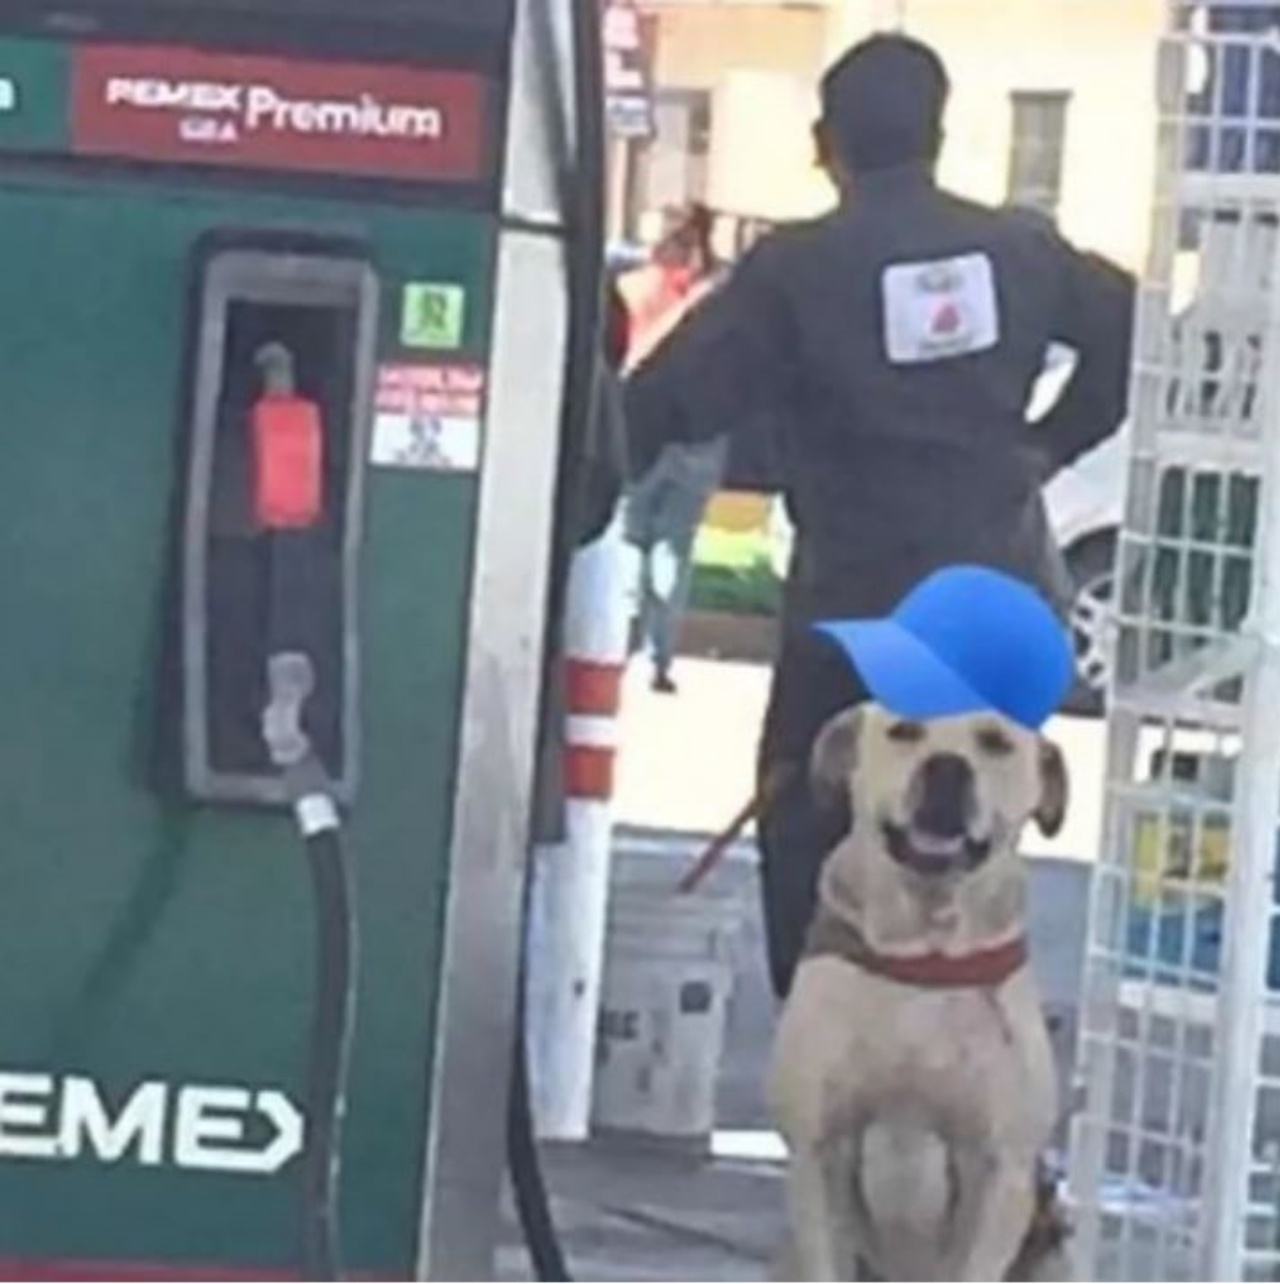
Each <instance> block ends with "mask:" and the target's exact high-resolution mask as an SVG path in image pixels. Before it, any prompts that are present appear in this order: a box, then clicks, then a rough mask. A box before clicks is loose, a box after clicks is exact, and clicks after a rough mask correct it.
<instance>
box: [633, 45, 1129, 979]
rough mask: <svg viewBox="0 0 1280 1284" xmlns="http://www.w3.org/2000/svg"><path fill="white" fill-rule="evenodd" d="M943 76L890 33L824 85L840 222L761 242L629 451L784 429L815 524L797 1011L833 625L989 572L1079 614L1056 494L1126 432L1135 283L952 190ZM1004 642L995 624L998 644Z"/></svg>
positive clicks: (783, 821) (799, 542)
mask: <svg viewBox="0 0 1280 1284" xmlns="http://www.w3.org/2000/svg"><path fill="white" fill-rule="evenodd" d="M948 89H949V86H948V81H947V76H946V72H945V69H944V68H943V66H942V63H941V61H940V60H939V58H938V57H937V55H936V54H935V53H934V52H933V51H932V50H930V49H929V48H928V47H926V46H924V45H922V44H920V43H919V42H917V41H914V40H911V39H909V38H907V37H905V36H898V35H892V36H890V35H883V36H875V37H872V38H871V39H869V40H867V41H865V42H863V43H862V44H860V45H858V46H856V47H855V48H854V49H852V50H851V51H850V52H848V53H847V54H846V55H845V56H844V57H843V58H841V59H840V61H839V62H837V63H836V64H835V65H834V66H833V67H832V68H831V70H830V71H829V72H828V73H827V75H826V76H825V78H824V79H823V81H822V86H821V107H822V114H821V119H820V120H819V122H818V125H817V126H816V129H815V136H816V141H817V145H818V149H819V156H820V159H821V162H822V163H823V165H824V166H825V168H826V170H827V172H828V173H829V174H830V176H831V178H832V179H833V181H834V182H835V184H836V186H837V188H838V190H839V193H840V197H841V199H840V202H839V206H838V208H837V209H836V210H835V211H834V212H832V213H831V214H828V215H826V216H824V217H822V218H819V219H816V220H814V221H811V222H808V223H804V224H800V225H796V226H791V227H787V228H784V229H782V230H780V231H778V232H776V233H775V234H773V235H771V236H769V237H767V238H766V239H764V240H763V241H761V242H760V243H759V244H757V245H756V247H755V248H754V249H753V250H752V251H751V253H750V254H749V255H747V257H746V258H745V259H744V260H743V261H742V263H741V264H740V266H739V267H738V269H737V270H736V272H735V273H734V275H733V277H732V279H731V280H730V281H729V283H728V284H727V285H726V286H724V287H723V288H722V289H721V290H719V291H717V292H716V293H715V294H714V295H712V296H710V297H709V299H708V300H707V301H706V302H705V303H704V304H702V305H701V306H700V307H699V308H697V309H696V310H695V311H694V312H693V313H692V314H691V315H690V316H689V317H688V318H687V319H686V320H685V321H684V322H683V323H682V324H681V325H680V326H679V327H678V329H677V330H676V331H674V332H673V334H672V335H670V336H669V337H668V338H667V340H666V342H665V343H664V344H663V345H662V347H661V348H660V349H659V350H658V351H657V352H655V353H654V355H653V357H652V358H651V360H650V361H649V362H648V363H646V365H645V366H644V367H643V368H642V369H641V370H639V371H637V373H636V375H635V376H634V378H633V379H632V381H631V383H630V385H629V389H628V400H627V411H628V420H629V424H630V431H631V449H632V452H633V459H634V461H635V463H636V465H637V467H638V468H640V469H643V468H645V467H647V465H648V464H649V462H650V461H651V460H652V458H653V457H654V455H655V454H656V452H657V451H658V450H659V449H660V448H661V445H662V444H663V441H664V440H666V439H669V438H670V437H672V436H683V437H685V438H687V439H699V438H703V437H706V436H712V435H715V434H719V433H722V432H725V431H728V432H729V433H730V434H731V436H732V435H734V434H735V430H736V429H738V428H740V427H741V426H743V425H756V424H760V423H769V424H772V425H775V427H774V429H773V431H772V434H771V435H772V440H770V441H768V442H759V441H754V442H748V441H743V440H741V438H742V437H744V436H749V435H750V433H751V429H750V428H747V430H746V432H745V433H743V432H738V433H737V436H738V438H739V440H736V441H734V442H733V446H732V450H731V463H730V480H732V476H733V472H734V465H733V463H732V459H733V456H734V454H738V455H740V456H742V457H746V458H751V459H753V460H754V461H756V466H757V468H758V461H759V460H761V459H768V460H770V461H771V465H770V466H771V467H772V468H774V469H775V470H776V477H775V481H776V484H777V486H778V488H779V489H780V490H781V491H782V493H783V496H784V498H785V502H786V505H787V508H788V511H789V513H790V516H791V519H792V521H793V522H794V524H795V527H796V544H795V554H794V561H793V565H792V570H791V574H790V577H789V582H788V584H787V586H786V593H785V598H784V608H783V619H782V641H781V652H780V655H779V657H778V660H777V666H776V671H775V674H774V682H773V688H772V692H771V696H770V701H769V708H768V713H767V715H766V719H765V727H764V732H763V736H762V739H761V745H760V757H759V765H760V782H761V806H762V808H763V811H762V815H761V823H760V841H761V849H762V864H763V883H764V895H765V913H766V925H767V934H768V942H769V954H770V965H771V968H772V973H773V980H774V984H775V987H776V989H777V991H778V993H779V994H780V995H782V994H785V992H786V990H787V988H788V987H789V984H790V980H791V974H792V971H793V969H794V967H795V964H796V961H797V958H798V956H799V953H800V951H801V949H802V947H803V940H804V934H805V932H806V930H807V926H808V921H809V918H810V914H811V911H812V906H813V901H814V894H815V890H814V889H815V884H816V878H817V873H818V868H819V866H820V864H821V861H822V859H823V857H824V856H825V853H826V852H827V851H828V850H829V849H830V847H831V846H832V845H833V843H834V841H835V840H836V839H837V838H838V836H839V833H840V832H841V826H842V825H843V823H844V818H841V817H831V816H826V815H824V814H822V813H821V812H820V811H819V810H817V809H816V805H815V802H814V800H813V798H812V797H811V795H810V792H809V788H808V781H807V771H806V769H805V768H806V765H807V760H808V756H809V751H810V748H811V746H812V744H813V742H814V739H815V738H816V735H817V732H818V731H819V729H820V728H821V727H822V725H823V724H824V723H825V721H826V720H827V718H828V717H829V716H830V715H831V714H833V713H834V712H836V711H838V710H839V709H841V708H843V707H845V706H847V705H849V704H851V703H854V702H855V701H857V700H859V699H861V698H863V697H864V694H865V693H864V691H863V690H862V688H861V686H860V684H859V683H858V681H857V679H856V677H855V675H854V674H853V672H852V671H851V669H850V666H849V664H848V662H847V661H846V660H845V658H844V657H843V655H842V654H841V653H840V651H839V650H838V649H837V648H836V647H835V646H834V645H832V644H831V643H830V642H829V641H827V640H825V639H824V638H822V637H821V636H819V635H818V634H816V633H815V632H814V631H813V629H812V625H813V624H814V623H815V622H817V621H820V620H824V619H833V618H843V617H850V616H866V617H875V616H881V615H885V614H887V613H888V612H889V611H890V610H891V609H892V608H893V607H894V605H895V604H896V603H897V602H898V601H899V600H900V599H901V598H902V597H903V596H904V594H905V593H906V592H907V591H908V590H909V589H910V588H911V587H912V585H914V584H915V583H917V582H918V581H919V580H921V579H922V578H924V577H925V576H926V575H928V574H929V573H930V572H931V571H934V570H936V569H938V568H939V567H942V566H945V565H950V564H956V563H962V562H963V563H977V564H983V565H987V566H990V567H993V568H995V569H997V570H1002V571H1005V572H1007V573H1010V574H1013V575H1016V576H1019V577H1021V578H1022V579H1024V580H1026V581H1029V582H1030V583H1032V584H1034V585H1037V586H1038V587H1040V588H1041V589H1042V591H1043V592H1044V593H1045V594H1046V595H1047V596H1049V597H1051V598H1056V599H1058V600H1059V601H1060V600H1061V593H1060V591H1059V590H1060V584H1058V583H1056V582H1055V577H1054V574H1053V567H1054V565H1055V561H1056V556H1055V555H1056V550H1053V549H1052V548H1051V544H1050V537H1049V532H1048V529H1047V525H1046V522H1045V516H1044V509H1043V502H1042V499H1041V495H1040V490H1041V487H1042V485H1043V484H1044V482H1045V481H1046V480H1047V478H1048V477H1049V476H1051V475H1052V474H1053V472H1054V471H1056V470H1057V469H1059V468H1062V467H1063V466H1065V465H1066V464H1068V463H1070V462H1071V461H1072V460H1073V459H1075V458H1076V457H1077V456H1079V455H1081V454H1083V453H1085V452H1086V451H1088V450H1090V449H1091V448H1092V447H1094V446H1095V445H1097V444H1098V443H1099V442H1100V441H1102V440H1103V439H1104V438H1105V437H1107V436H1108V435H1109V434H1110V433H1112V432H1113V431H1114V430H1115V429H1116V428H1117V427H1118V426H1119V425H1120V423H1121V422H1122V421H1123V418H1124V415H1125V410H1126V393H1127V387H1128V372H1129V359H1130V345H1131V338H1132V312H1133V292H1134V287H1133V282H1132V280H1131V278H1130V277H1129V276H1128V275H1127V274H1125V273H1124V272H1122V271H1121V270H1120V269H1118V268H1116V267H1115V266H1113V265H1111V264H1109V263H1107V262H1105V261H1103V260H1101V259H1099V258H1097V257H1094V256H1090V255H1086V254H1082V253H1080V252H1078V251H1076V250H1075V249H1073V248H1072V247H1071V246H1070V245H1068V244H1067V243H1066V242H1065V241H1064V240H1063V239H1062V238H1061V237H1060V236H1059V235H1058V234H1057V232H1056V230H1055V229H1054V228H1053V226H1052V225H1051V223H1050V222H1049V221H1048V220H1046V219H1044V218H1041V217H1031V216H1029V215H1028V214H1027V213H1026V212H1025V211H1024V212H1018V211H1012V210H994V209H989V208H985V207H983V206H981V205H977V204H973V203H971V202H969V201H965V200H961V199H959V198H958V197H956V196H954V195H951V194H949V193H947V192H944V191H942V190H940V189H939V188H938V187H937V185H936V183H935V180H934V168H935V163H936V160H937V157H938V153H939V150H940V147H941V144H942V132H943V131H942V118H943V112H944V107H945V104H946V99H947V95H948ZM1055 341H1056V342H1059V343H1062V344H1065V345H1067V346H1069V347H1070V348H1072V349H1073V350H1074V351H1075V353H1076V357H1077V365H1076V370H1075V374H1074V377H1073V379H1072V381H1071V383H1070V384H1069V385H1068V386H1067V388H1066V390H1065V392H1064V393H1063V395H1062V396H1061V398H1060V399H1059V401H1058V403H1057V404H1056V406H1055V407H1054V408H1053V410H1052V411H1050V412H1049V414H1048V415H1047V416H1046V417H1045V418H1043V419H1042V420H1041V421H1040V422H1039V424H1038V425H1036V426H1035V427H1030V426H1028V424H1027V421H1026V408H1027V405H1028V402H1029V400H1030V394H1031V391H1032V388H1033V386H1034V384H1035V381H1036V379H1037V377H1038V376H1039V374H1040V372H1041V370H1042V369H1043V366H1044V361H1045V355H1046V351H1047V349H1048V347H1049V345H1050V344H1051V343H1053V342H1055ZM992 627H993V628H998V627H999V622H998V621H992Z"/></svg>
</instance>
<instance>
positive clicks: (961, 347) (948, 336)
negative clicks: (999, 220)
mask: <svg viewBox="0 0 1280 1284" xmlns="http://www.w3.org/2000/svg"><path fill="white" fill-rule="evenodd" d="M881 291H882V294H883V296H884V337H885V350H886V352H887V353H888V356H889V360H890V361H891V362H892V363H893V364H894V365H896V366H905V365H920V364H922V363H924V362H929V361H947V360H951V359H952V358H955V357H967V356H971V355H972V354H973V353H976V352H986V351H987V350H988V349H990V348H994V347H995V346H996V344H997V343H999V342H1000V307H999V303H998V302H997V299H996V280H995V271H994V269H993V268H992V265H991V259H990V258H989V257H988V256H987V255H985V254H964V255H961V256H960V257H958V258H954V259H935V260H933V261H932V262H928V263H895V264H893V265H892V266H891V267H887V268H886V269H885V271H884V277H883V278H882V281H881Z"/></svg>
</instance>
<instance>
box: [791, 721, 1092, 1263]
mask: <svg viewBox="0 0 1280 1284" xmlns="http://www.w3.org/2000/svg"><path fill="white" fill-rule="evenodd" d="M811 772H812V777H813V784H814V788H815V790H817V791H819V793H820V794H823V795H825V796H826V797H827V798H828V799H830V800H832V801H836V800H841V801H843V803H844V804H845V805H847V806H849V807H850V809H851V816H852V819H851V825H850V828H849V831H848V833H847V835H846V836H845V838H844V839H843V840H842V841H841V842H840V843H839V844H838V845H837V846H836V847H835V849H834V850H833V851H832V852H831V853H830V855H829V857H828V858H827V860H826V862H825V864H824V867H823V870H822V874H821V878H820V890H819V899H818V909H817V911H816V914H815V918H814V921H813V925H812V927H811V929H810V934H809V939H808V942H807V946H806V951H805V956H804V958H803V959H802V961H801V963H800V965H799V968H798V969H797V972H796V978H795V982H794V985H793V987H792V991H791V994H790V996H789V998H788V1000H787V1002H786V1005H785V1007H784V1009H783V1013H782V1018H781V1022H780V1026H779V1030H778V1035H777V1039H776V1043H775V1048H774V1058H773V1066H772V1070H771V1084H770V1096H771V1100H772V1104H773V1109H774V1114H775V1118H776V1121H777V1124H778V1126H779V1128H780V1130H781V1132H782V1134H783V1136H784V1138H785V1139H786V1142H787V1146H788V1149H789V1152H790V1167H789V1172H788V1191H787V1201H788V1220H789V1224H790V1231H791V1247H790V1251H791V1254H792V1255H793V1258H794V1260H793V1261H792V1262H791V1263H790V1264H789V1268H788V1271H787V1274H786V1278H790V1279H803V1280H855V1279H886V1280H1000V1279H1005V1278H1009V1277H1010V1273H1011V1272H1024V1273H1023V1274H1022V1275H1021V1278H1030V1279H1049V1278H1055V1279H1056V1278H1062V1279H1066V1278H1070V1271H1069V1266H1068V1264H1067V1262H1066V1259H1065V1251H1064V1249H1063V1244H1062V1239H1063V1237H1062V1236H1061V1234H1059V1233H1058V1222H1057V1218H1056V1215H1055V1214H1054V1212H1053V1199H1052V1193H1051V1189H1050V1188H1047V1187H1046V1185H1045V1183H1044V1181H1043V1180H1042V1179H1041V1173H1040V1169H1039V1156H1040V1155H1041V1153H1042V1152H1043V1150H1044V1149H1045V1147H1046V1145H1047V1144H1048V1142H1049V1140H1050V1137H1051V1134H1052V1132H1053V1128H1054V1124H1055V1120H1056V1116H1057V1109H1058V1093H1057V1082H1056V1072H1055V1068H1054V1061H1053V1053H1052V1049H1051V1046H1050V1042H1049V1035H1048V1030H1047V1026H1046V1023H1045V1020H1044V1017H1043V1013H1042V1011H1041V1006H1040V1000H1039V996H1038V992H1037V989H1036V984H1035V981H1034V979H1033V977H1032V975H1031V970H1030V968H1029V966H1028V962H1027V947H1026V936H1025V931H1026V927H1025V895H1026V893H1025V870H1024V868H1023V865H1022V859H1021V857H1020V856H1019V854H1018V841H1019V837H1020V835H1021V833H1022V830H1023V829H1024V827H1025V825H1026V824H1027V823H1028V822H1029V821H1030V820H1032V819H1034V820H1035V821H1036V822H1037V823H1038V824H1039V826H1040V828H1041V830H1043V832H1044V833H1045V834H1046V835H1050V836H1051V835H1053V834H1055V833H1057V832H1058V830H1059V829H1060V828H1061V825H1062V821H1063V817H1064V813H1065V811H1066V806H1067V789H1068V786H1067V772H1066V766H1065V763H1064V760H1063V757H1062V754H1061V753H1060V752H1059V750H1058V749H1057V748H1056V746H1054V745H1053V744H1051V743H1050V742H1049V741H1048V740H1046V739H1044V738H1043V737H1041V736H1039V735H1038V734H1037V733H1035V732H1032V731H1029V730H1026V729H1025V728H1023V727H1021V726H1019V725H1017V724H1015V723H1013V722H1011V721H1009V720H1007V719H1005V718H1003V717H1001V716H1000V715H998V714H988V713H983V714H967V715H964V716H962V717H954V718H947V719H939V720H935V721H930V722H915V721H911V720H910V719H904V718H899V717H896V716H894V715H893V714H892V713H890V712H888V711H886V710H885V709H883V708H882V707H880V706H878V705H865V706H862V707H860V708H857V709H853V710H848V711H846V712H844V713H842V714H839V715H838V716H837V717H835V718H834V719H833V720H832V721H831V722H829V723H828V724H827V726H826V727H825V729H824V730H823V731H822V733H821V734H820V736H819V738H818V741H817V743H816V745H815V747H814V751H813V755H812V760H811ZM841 795H842V796H843V797H842V799H841Z"/></svg>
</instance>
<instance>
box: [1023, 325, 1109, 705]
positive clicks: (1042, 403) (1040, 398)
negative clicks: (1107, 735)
mask: <svg viewBox="0 0 1280 1284" xmlns="http://www.w3.org/2000/svg"><path fill="white" fill-rule="evenodd" d="M1074 368H1075V357H1074V354H1073V353H1072V352H1071V351H1070V350H1069V349H1067V348H1063V347H1059V346H1056V345H1055V347H1054V348H1052V349H1051V350H1050V352H1049V357H1048V360H1047V361H1046V363H1045V373H1044V374H1043V375H1042V376H1041V379H1040V383H1039V385H1038V386H1037V388H1036V392H1035V395H1034V396H1033V397H1032V402H1031V406H1030V408H1029V410H1028V418H1030V419H1032V420H1036V419H1039V418H1040V416H1041V415H1042V414H1043V413H1044V412H1045V411H1046V410H1047V409H1048V408H1049V407H1050V406H1051V405H1052V404H1053V402H1054V401H1055V400H1056V399H1057V397H1058V395H1059V394H1060V393H1061V391H1062V389H1063V387H1064V386H1065V385H1066V382H1067V380H1068V379H1069V378H1070V376H1071V372H1072V370H1073V369H1074ZM1128 461H1129V428H1128V425H1127V424H1126V425H1124V426H1122V427H1121V429H1120V430H1119V432H1117V433H1115V434H1113V435H1112V436H1111V437H1109V438H1107V440H1106V441H1104V442H1103V443H1102V444H1101V445H1100V446H1096V447H1095V448H1094V449H1093V450H1091V451H1090V452H1089V453H1088V454H1087V455H1084V456H1082V457H1081V458H1080V459H1078V460H1076V462H1075V463H1074V464H1072V465H1071V467H1069V468H1065V469H1063V471H1062V472H1060V473H1059V474H1058V475H1057V476H1056V477H1055V478H1054V479H1053V480H1052V481H1051V482H1050V483H1049V484H1048V485H1047V486H1046V487H1045V489H1044V501H1045V510H1046V512H1047V514H1048V519H1049V528H1050V529H1051V530H1052V531H1053V534H1054V537H1055V538H1056V540H1057V542H1058V547H1059V548H1060V549H1061V550H1062V555H1063V557H1064V559H1065V560H1066V563H1067V569H1068V571H1069V572H1070V573H1071V578H1072V580H1073V581H1074V583H1075V589H1076V595H1075V599H1074V601H1073V602H1072V605H1071V616H1070V623H1071V630H1072V633H1073V635H1074V638H1075V644H1076V663H1077V666H1078V669H1079V675H1080V683H1079V685H1078V687H1077V689H1076V691H1075V692H1073V693H1072V697H1071V700H1070V701H1069V702H1068V708H1069V709H1070V710H1071V711H1072V712H1077V713H1096V712H1100V711H1101V708H1102V693H1103V689H1104V688H1105V686H1106V681H1107V664H1108V655H1109V650H1108V641H1107V631H1108V628H1109V619H1110V603H1111V592H1112V587H1113V576H1114V565H1115V556H1116V541H1117V540H1118V538H1119V532H1120V523H1121V520H1122V517H1123V509H1124V488H1125V474H1126V471H1127V468H1128Z"/></svg>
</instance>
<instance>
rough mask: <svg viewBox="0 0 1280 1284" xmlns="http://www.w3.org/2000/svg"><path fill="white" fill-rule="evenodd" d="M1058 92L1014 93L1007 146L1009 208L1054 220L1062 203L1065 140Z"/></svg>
mask: <svg viewBox="0 0 1280 1284" xmlns="http://www.w3.org/2000/svg"><path fill="white" fill-rule="evenodd" d="M1069 101H1070V95H1068V94H1062V93H1014V94H1013V95H1012V97H1011V99H1010V103H1011V106H1012V109H1013V130H1012V134H1011V138H1010V144H1009V192H1008V198H1009V203H1010V204H1011V205H1020V206H1023V207H1025V208H1027V209H1033V210H1038V211H1039V212H1040V213H1041V214H1045V215H1047V216H1048V217H1049V218H1056V217H1057V215H1058V205H1059V203H1060V202H1061V200H1062V167H1063V153H1064V151H1065V148H1066V140H1067V105H1068V103H1069Z"/></svg>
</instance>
